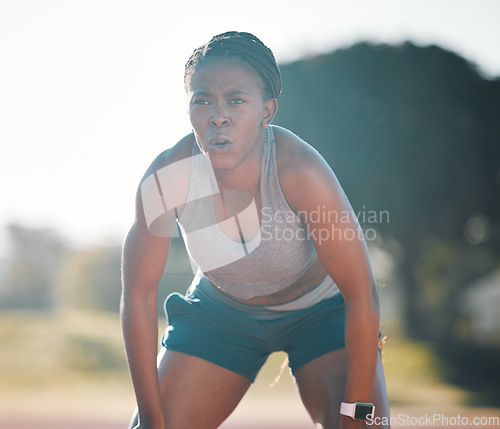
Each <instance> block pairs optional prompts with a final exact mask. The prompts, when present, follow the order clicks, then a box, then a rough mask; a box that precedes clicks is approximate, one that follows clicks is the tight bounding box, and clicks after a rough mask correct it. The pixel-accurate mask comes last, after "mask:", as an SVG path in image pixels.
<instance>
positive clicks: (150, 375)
mask: <svg viewBox="0 0 500 429" xmlns="http://www.w3.org/2000/svg"><path fill="white" fill-rule="evenodd" d="M167 152H168V151H167ZM167 152H164V153H163V154H162V155H160V156H159V157H158V158H157V159H156V160H155V161H154V162H153V164H152V165H151V167H150V168H149V170H148V173H147V174H146V176H145V177H144V179H146V180H147V179H148V178H149V179H150V180H149V182H148V183H149V185H148V186H153V187H156V185H155V183H157V182H156V179H157V177H156V176H155V175H153V174H155V173H156V171H158V169H159V168H162V167H163V166H164V165H165V162H166V160H167V159H168V157H169V156H168V154H167ZM152 179H154V180H152ZM177 179H178V180H179V181H180V180H182V178H177ZM167 181H168V182H170V181H169V180H167ZM144 183H145V180H143V181H142V182H141V186H140V187H139V190H138V192H137V197H136V216H135V222H134V224H133V225H132V227H131V228H130V230H129V232H128V234H127V237H126V239H125V242H124V245H123V256H122V286H123V289H122V298H121V322H122V330H123V338H124V342H125V351H126V355H127V360H128V366H129V369H130V374H131V377H132V382H133V385H134V390H135V394H136V398H137V406H138V410H139V422H140V424H141V425H140V427H141V428H144V429H146V428H148V429H150V428H151V429H152V428H155V429H156V428H158V429H159V428H161V429H164V416H163V411H162V404H161V400H160V388H159V383H158V375H157V367H156V357H157V352H158V315H157V298H158V284H159V282H160V279H161V276H162V274H163V270H164V267H165V263H166V261H167V258H168V252H169V248H170V237H171V234H162V235H163V236H162V237H159V236H156V235H154V234H152V233H151V232H150V230H148V225H147V222H146V215H145V212H144V208H146V209H147V210H149V211H151V207H153V208H154V207H157V206H158V204H160V202H161V200H160V201H158V199H159V198H160V195H159V192H160V190H158V191H153V192H151V188H149V189H150V190H149V191H148V190H147V188H148V186H146V188H144V189H145V191H146V193H145V194H141V189H143V187H142V185H143V184H144ZM171 183H173V182H171ZM151 184H152V185H151ZM167 185H168V183H167ZM143 195H146V196H145V197H143ZM163 198H164V197H163ZM143 199H144V200H145V201H143ZM150 199H152V200H150ZM143 203H144V204H143ZM148 207H149V209H148ZM150 217H151V216H150ZM162 219H163V222H162V225H163V227H162V228H160V229H161V230H163V232H165V231H167V230H170V229H171V228H173V227H174V225H175V217H174V216H173V214H172V213H170V214H168V213H167V214H164V215H163V217H162ZM165 235H166V236H165Z"/></svg>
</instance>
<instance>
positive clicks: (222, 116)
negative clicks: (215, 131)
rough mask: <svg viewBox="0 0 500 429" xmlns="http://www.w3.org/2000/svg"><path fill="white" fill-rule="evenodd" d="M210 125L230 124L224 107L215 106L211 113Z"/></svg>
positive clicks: (223, 125) (222, 125)
mask: <svg viewBox="0 0 500 429" xmlns="http://www.w3.org/2000/svg"><path fill="white" fill-rule="evenodd" d="M210 122H211V123H212V125H214V126H216V127H225V126H227V125H229V124H230V122H231V121H230V120H229V117H228V115H227V112H226V110H225V109H222V108H220V107H216V108H215V109H214V111H213V114H212V119H210Z"/></svg>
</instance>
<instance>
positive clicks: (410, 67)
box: [0, 43, 500, 405]
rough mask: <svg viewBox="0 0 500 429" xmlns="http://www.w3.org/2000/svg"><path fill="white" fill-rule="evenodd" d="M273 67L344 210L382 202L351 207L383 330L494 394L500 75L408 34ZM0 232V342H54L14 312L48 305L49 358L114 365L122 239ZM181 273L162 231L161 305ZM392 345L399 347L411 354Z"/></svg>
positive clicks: (499, 354) (478, 392)
mask: <svg viewBox="0 0 500 429" xmlns="http://www.w3.org/2000/svg"><path fill="white" fill-rule="evenodd" d="M281 70H282V74H283V86H284V93H283V95H282V98H281V99H280V107H279V112H278V116H277V118H276V121H275V123H276V124H278V125H282V126H284V127H287V128H290V129H292V130H293V131H294V132H296V133H297V134H298V135H299V136H301V137H302V138H303V139H304V140H306V141H307V142H310V143H311V144H312V145H313V146H315V147H316V148H317V149H318V150H319V151H320V152H321V153H322V154H323V156H324V157H325V158H326V159H327V161H328V162H329V163H330V165H331V166H332V168H333V169H334V171H335V172H336V174H337V176H338V177H339V180H340V182H341V184H342V185H343V187H344V189H345V191H346V193H347V195H348V197H349V199H350V201H351V203H352V205H353V208H354V210H355V212H360V213H361V212H363V213H366V212H370V213H381V212H386V213H388V217H384V218H382V217H375V218H373V217H372V218H370V217H368V218H365V217H363V218H361V217H360V222H361V224H362V226H363V227H364V228H365V229H366V228H372V230H374V231H376V238H374V239H373V240H371V241H370V242H369V243H368V244H369V247H370V250H371V252H372V255H373V260H374V266H375V272H376V274H377V280H379V281H380V282H383V283H385V285H386V287H385V288H384V289H383V290H382V296H383V300H384V302H387V303H390V306H391V308H389V309H388V310H387V315H386V316H385V320H386V321H388V323H387V325H386V329H387V330H388V331H390V329H389V326H397V328H394V332H398V333H399V334H401V333H403V334H404V335H405V336H408V337H409V338H412V339H413V340H415V341H419V342H421V344H425V356H427V357H426V359H428V360H432V359H434V358H432V359H431V358H430V357H428V356H430V355H429V350H430V351H432V353H433V355H432V356H436V359H437V363H436V362H434V360H432V362H434V363H433V365H438V366H439V368H440V374H442V376H444V377H445V378H446V380H447V381H449V382H452V383H456V384H458V385H460V386H463V387H465V388H467V389H469V390H470V391H471V392H473V393H475V396H474V398H476V399H475V400H477V401H479V402H481V403H482V404H483V405H486V404H487V403H489V404H492V405H494V404H496V405H498V404H500V369H499V366H498V362H499V361H500V316H499V314H500V312H499V311H498V308H499V306H500V80H498V79H496V80H489V79H486V78H484V77H482V76H481V74H480V73H479V72H478V70H477V69H476V68H475V67H474V65H473V64H470V63H468V62H467V61H466V60H464V59H463V58H461V57H459V56H457V55H456V54H454V53H451V52H447V51H445V50H443V49H441V48H439V47H437V46H428V47H417V46H414V45H413V44H411V43H405V44H402V45H398V46H387V45H374V44H369V43H359V44H356V45H354V46H351V47H349V48H346V49H343V50H337V51H335V52H333V53H331V54H327V55H319V56H314V57H311V58H305V59H303V60H300V61H296V62H293V63H290V64H283V65H282V66H281ZM7 234H8V238H9V245H10V247H9V253H8V255H7V257H6V259H5V260H3V261H1V265H0V311H1V313H0V318H2V317H4V316H6V315H12V314H14V315H16V314H17V315H19V314H21V316H20V318H19V319H18V320H17V322H16V323H13V322H12V323H11V322H9V320H11V319H7V318H5V317H4V318H3V319H2V329H1V332H2V336H1V337H0V339H1V341H2V342H3V344H4V345H8V346H9V347H18V346H19V347H21V348H22V347H24V346H21V340H20V339H19V338H22V337H23V336H24V338H26V336H27V335H29V333H30V332H31V333H32V335H35V333H36V332H37V334H36V335H38V337H37V338H45V337H47V343H46V344H49V345H50V344H52V343H54V341H55V339H54V336H53V335H52V336H50V335H49V334H47V332H45V334H43V333H42V332H41V331H40V329H41V328H40V329H39V330H37V329H36V328H30V327H29V318H28V319H26V317H25V316H26V314H27V313H20V311H32V310H37V311H39V312H42V313H49V314H53V313H56V312H59V313H61V312H62V313H63V314H65V315H66V316H65V317H66V318H65V319H64V318H63V319H61V320H64V321H65V322H62V323H63V325H64V324H67V325H66V328H68V327H70V326H72V327H79V328H75V329H76V330H75V331H71V332H69V331H68V332H67V335H66V336H65V338H66V341H69V342H70V343H71V344H70V345H71V347H69V348H68V347H67V348H62V346H61V345H57V344H52V345H53V346H54V347H52V349H51V350H52V351H51V353H52V354H54V353H56V354H57V353H58V355H57V356H59V357H58V359H62V360H59V362H62V361H64V362H67V363H68V362H71V365H73V366H74V367H78V368H80V369H82V370H84V371H90V372H92V371H94V372H95V371H97V372H98V370H102V369H103V368H108V369H109V368H118V369H119V371H120V373H121V374H124V373H125V372H126V367H125V364H124V359H123V356H122V351H121V347H120V343H119V341H118V342H117V341H116V339H115V340H113V341H112V340H111V334H109V332H110V329H111V328H109V326H110V322H109V315H111V317H112V318H114V320H117V319H118V318H117V315H116V313H117V312H118V310H119V299H120V293H121V287H120V258H121V244H120V243H116V244H109V245H96V246H95V247H89V248H75V247H74V246H71V245H69V244H68V242H67V241H66V239H65V238H64V237H61V236H60V235H59V234H58V233H57V231H53V230H47V229H38V230H36V229H32V228H28V227H24V226H23V225H14V224H13V225H9V226H8V227H7ZM380 255H382V256H384V258H385V259H384V258H382V259H381V258H380ZM384 261H386V262H385V267H386V269H385V270H381V269H378V268H377V267H379V266H380V264H382V265H384V264H383V262H384ZM191 278H192V270H191V267H190V265H189V261H188V259H187V258H186V254H185V249H184V247H183V244H182V241H181V240H180V239H177V238H176V239H174V241H173V244H172V251H171V257H170V258H169V261H168V263H167V266H166V269H165V275H164V276H163V278H162V281H161V284H160V292H159V296H160V299H159V303H158V313H159V315H160V317H163V303H162V300H163V298H164V297H166V295H167V294H168V293H170V292H172V291H184V290H185V289H186V288H187V286H188V285H189V283H190V281H191ZM388 305H389V304H388ZM86 311H93V312H95V311H97V312H98V313H96V314H99V315H100V316H99V317H100V318H101V319H99V320H101V322H100V323H101V325H100V326H102V327H103V330H102V332H100V337H99V336H98V337H95V336H92V335H91V332H90V330H89V329H90V327H87V329H85V323H84V322H81V321H78V320H77V319H78V317H77V315H78V314H81V313H80V312H86ZM68 312H69V313H71V312H73V313H74V315H75V316H73V317H70V316H68V314H69V313H68ZM106 314H108V316H106ZM16 317H17V316H16ZM21 320H25V321H26V320H27V322H26V323H24V322H22V321H21ZM37 320H38V319H37ZM394 321H396V325H394ZM391 323H392V324H391ZM37 326H38V327H40V322H39V321H38V322H37ZM64 328H65V326H61V325H58V327H57V329H56V328H55V327H52V328H50V329H55V331H57V330H61V329H64ZM47 329H49V328H47ZM68 329H69V328H68ZM115 334H116V332H115ZM389 334H390V332H389ZM399 334H398V335H399ZM398 335H394V338H395V339H394V341H395V342H394V344H399V343H398V339H397V338H399V337H398ZM48 337H50V338H48ZM16 338H18V340H16ZM391 340H392V338H391V336H390V335H389V339H388V345H389V346H390V344H391ZM36 344H38V343H36ZM41 347H42V346H41ZM401 347H403V346H401ZM42 348H43V347H42ZM46 349H47V347H46ZM47 350H48V349H47ZM54 350H55V351H54ZM405 350H406V351H405V353H407V356H408V357H413V358H414V359H417V357H418V356H420V354H421V353H424V352H422V349H418V348H417V349H413V348H411V347H410V346H408V347H406V349H405ZM412 350H413V351H412ZM26 353H28V350H26ZM419 353H420V354H419ZM2 359H3V360H4V361H5V359H7V357H5V355H4V356H3V358H2ZM409 362H412V360H409ZM3 363H4V366H5V365H7V364H6V363H5V362H3ZM68 365H69V363H68ZM26 374H28V375H29V374H30V372H29V371H28V372H27V373H26ZM28 375H27V376H28ZM30 376H33V374H31V375H30ZM41 376H42V375H40V374H38V377H41ZM5 377H6V376H5ZM5 377H4V378H5ZM403 387H404V386H402V388H401V391H403V390H404V388H403ZM389 393H390V392H389Z"/></svg>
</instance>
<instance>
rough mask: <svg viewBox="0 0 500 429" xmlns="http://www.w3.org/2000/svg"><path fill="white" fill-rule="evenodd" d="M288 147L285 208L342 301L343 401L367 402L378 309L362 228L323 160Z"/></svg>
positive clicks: (283, 182) (299, 145) (374, 357)
mask: <svg viewBox="0 0 500 429" xmlns="http://www.w3.org/2000/svg"><path fill="white" fill-rule="evenodd" d="M288 138H290V137H288ZM295 138H296V137H295ZM296 139H297V138H296ZM287 143H290V142H287ZM283 147H284V146H283ZM288 148H289V151H290V153H289V154H288V157H287V163H286V164H284V166H283V168H282V169H281V170H280V183H281V185H282V187H283V190H284V192H285V195H286V197H287V199H288V202H289V204H290V206H291V207H293V208H294V209H295V210H297V211H298V212H300V214H301V216H302V218H303V219H305V220H306V222H307V225H308V228H309V232H310V236H311V238H312V240H313V242H314V244H315V247H316V249H317V252H318V255H319V257H320V259H321V262H322V263H323V265H324V267H325V269H326V270H327V272H328V274H329V275H330V276H331V277H332V278H333V279H334V281H335V283H336V284H337V285H338V287H339V289H340V291H341V293H342V295H343V297H344V301H345V305H346V328H345V337H346V353H347V358H348V374H347V381H346V390H345V394H344V402H356V401H358V402H370V400H371V394H372V386H373V380H374V375H375V369H376V362H377V350H378V333H379V317H380V310H379V302H378V294H377V290H376V286H375V281H374V278H373V274H372V270H371V265H370V261H369V256H368V251H367V247H366V243H365V241H364V237H363V234H362V230H361V227H360V226H359V224H358V222H357V219H356V217H355V214H354V212H353V210H352V208H351V205H350V203H349V201H348V199H347V197H346V196H345V194H344V191H343V190H342V188H341V186H340V184H339V182H338V180H337V178H336V177H335V174H334V173H333V171H332V170H331V168H330V167H329V166H328V164H327V163H326V162H325V161H324V159H323V158H322V157H321V156H320V155H319V154H318V153H317V152H316V151H315V150H314V149H313V148H312V147H310V146H308V145H306V144H305V143H303V142H299V143H297V142H295V143H292V144H291V145H289V146H288ZM284 150H287V148H285V147H284ZM282 171H283V174H282Z"/></svg>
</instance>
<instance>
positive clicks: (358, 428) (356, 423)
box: [340, 416, 369, 429]
mask: <svg viewBox="0 0 500 429" xmlns="http://www.w3.org/2000/svg"><path fill="white" fill-rule="evenodd" d="M368 427H369V426H368V425H367V424H366V422H365V421H363V420H354V419H352V418H351V417H348V416H340V429H366V428H368Z"/></svg>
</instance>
